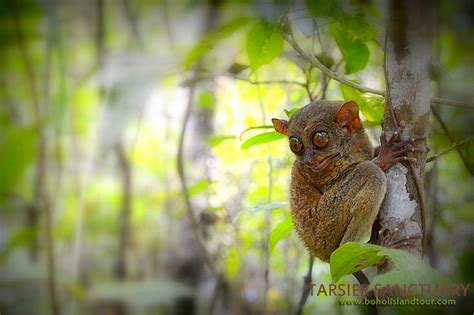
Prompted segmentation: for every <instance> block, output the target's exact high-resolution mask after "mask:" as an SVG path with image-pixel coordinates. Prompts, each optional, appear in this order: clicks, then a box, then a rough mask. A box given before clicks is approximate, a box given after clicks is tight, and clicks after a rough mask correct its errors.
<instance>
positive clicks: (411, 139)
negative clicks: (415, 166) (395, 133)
mask: <svg viewBox="0 0 474 315" xmlns="http://www.w3.org/2000/svg"><path fill="white" fill-rule="evenodd" d="M424 139H425V137H413V138H410V139H407V140H403V141H401V142H398V143H396V144H394V145H393V149H394V150H398V149H400V148H402V147H404V146H406V145H409V144H413V143H415V142H416V141H419V140H424Z"/></svg>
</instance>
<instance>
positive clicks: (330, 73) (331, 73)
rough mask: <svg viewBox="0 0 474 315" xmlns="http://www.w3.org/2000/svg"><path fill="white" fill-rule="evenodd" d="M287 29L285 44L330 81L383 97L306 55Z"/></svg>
mask: <svg viewBox="0 0 474 315" xmlns="http://www.w3.org/2000/svg"><path fill="white" fill-rule="evenodd" d="M288 29H289V35H288V34H283V37H284V38H285V40H286V42H287V43H288V44H290V46H291V47H292V48H293V49H294V50H295V51H296V52H298V53H299V54H300V56H301V57H302V58H303V59H306V60H307V61H308V62H309V63H311V64H312V65H313V66H315V67H316V68H318V69H319V70H321V71H322V72H323V73H324V74H325V75H327V76H328V77H330V78H332V79H334V80H336V81H338V82H340V83H342V84H345V85H347V86H349V87H351V88H353V89H355V90H357V91H359V92H362V93H370V94H375V95H380V96H385V91H383V90H378V89H374V88H371V87H367V86H364V85H361V84H358V83H355V82H352V81H351V80H349V79H348V78H346V77H345V76H343V75H341V74H338V73H336V72H334V71H332V70H331V69H329V68H327V67H326V66H325V65H323V64H322V63H321V62H320V61H319V60H318V59H317V58H316V57H314V56H312V55H309V54H307V53H306V52H305V51H304V50H303V49H302V48H301V46H300V45H299V44H298V43H297V42H296V40H295V38H294V36H293V32H292V30H291V27H288ZM431 103H432V104H437V105H448V106H456V107H462V108H466V109H474V106H472V105H471V104H467V103H463V102H459V101H454V100H449V99H444V98H440V97H431Z"/></svg>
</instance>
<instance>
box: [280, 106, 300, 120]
mask: <svg viewBox="0 0 474 315" xmlns="http://www.w3.org/2000/svg"><path fill="white" fill-rule="evenodd" d="M298 110H299V108H298V107H295V108H292V109H290V110H287V109H284V110H283V111H284V112H285V114H286V116H287V117H288V118H291V117H293V115H294V114H295V113H296V112H297V111H298Z"/></svg>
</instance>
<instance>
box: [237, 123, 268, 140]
mask: <svg viewBox="0 0 474 315" xmlns="http://www.w3.org/2000/svg"><path fill="white" fill-rule="evenodd" d="M273 128H275V127H274V126H273V125H262V126H255V127H249V128H247V129H245V130H244V131H242V133H241V134H240V136H239V139H240V140H242V136H243V135H244V134H245V133H246V132H247V131H250V130H254V129H273Z"/></svg>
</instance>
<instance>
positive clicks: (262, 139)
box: [240, 131, 286, 150]
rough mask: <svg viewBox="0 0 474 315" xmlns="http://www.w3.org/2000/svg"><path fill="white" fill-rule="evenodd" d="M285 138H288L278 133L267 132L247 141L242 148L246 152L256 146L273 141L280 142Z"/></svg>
mask: <svg viewBox="0 0 474 315" xmlns="http://www.w3.org/2000/svg"><path fill="white" fill-rule="evenodd" d="M283 138H286V136H285V135H282V134H280V133H278V132H276V131H272V132H265V133H261V134H259V135H256V136H253V137H251V138H249V139H247V140H245V142H244V143H242V145H241V146H240V148H241V149H242V150H246V149H248V148H250V147H253V146H255V145H259V144H264V143H269V142H273V141H276V140H280V139H283Z"/></svg>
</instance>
